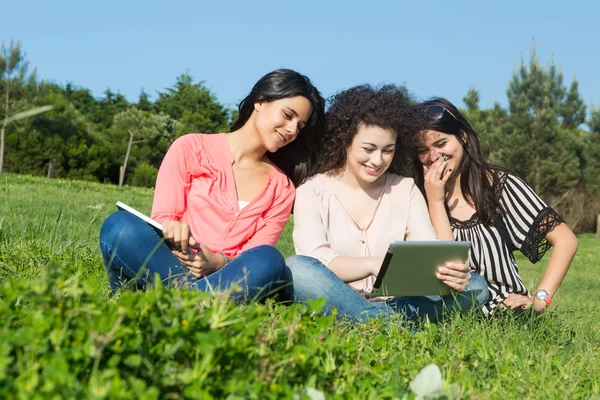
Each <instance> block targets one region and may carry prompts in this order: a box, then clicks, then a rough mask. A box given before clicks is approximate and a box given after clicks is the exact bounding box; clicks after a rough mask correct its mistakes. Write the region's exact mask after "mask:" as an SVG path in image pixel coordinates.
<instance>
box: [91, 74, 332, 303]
mask: <svg viewBox="0 0 600 400" xmlns="http://www.w3.org/2000/svg"><path fill="white" fill-rule="evenodd" d="M323 116H324V101H323V98H322V97H321V95H320V93H319V92H318V90H317V89H316V88H315V87H314V86H313V85H312V83H311V82H310V80H309V79H308V78H307V77H306V76H304V75H301V74H299V73H297V72H295V71H292V70H286V69H281V70H277V71H273V72H271V73H269V74H267V75H265V76H264V77H262V78H261V79H260V80H259V81H258V82H257V83H256V85H255V86H254V88H253V89H252V91H251V92H250V94H249V95H248V96H247V97H246V98H245V99H244V100H243V101H242V102H241V103H240V107H239V117H238V120H237V121H236V122H234V123H233V125H232V129H231V130H232V132H231V133H229V134H225V133H220V134H189V135H185V136H182V137H180V138H179V139H177V140H176V141H175V142H174V143H173V144H172V145H171V148H170V149H169V151H168V152H167V154H166V156H165V158H164V160H163V162H162V164H161V167H160V170H159V172H158V177H157V180H156V187H155V196H154V202H153V205H152V218H153V219H154V220H156V221H158V222H160V223H161V224H162V228H163V234H164V237H165V239H166V240H168V241H170V242H171V244H172V245H174V247H175V248H177V249H178V250H170V249H169V247H168V246H167V244H166V243H163V242H161V241H162V239H161V238H160V237H159V236H158V235H157V234H156V232H154V230H153V229H152V228H150V227H149V226H148V225H147V224H145V223H144V222H142V221H141V220H139V219H138V218H136V217H134V216H133V215H131V214H129V213H127V212H125V211H120V212H116V213H114V214H112V215H111V216H109V217H108V218H107V220H106V221H105V222H104V224H103V226H102V229H101V232H100V248H101V251H102V256H103V258H104V263H105V266H106V270H107V273H108V277H109V282H110V286H111V289H112V291H113V293H114V292H115V291H116V290H117V289H118V288H119V287H120V286H121V285H122V284H123V283H124V282H127V283H132V284H133V285H135V286H136V287H138V288H142V289H143V288H145V287H146V286H147V285H149V284H152V283H153V279H154V276H155V274H158V276H159V277H160V279H161V280H162V281H163V282H166V283H168V284H173V283H176V284H177V285H186V286H188V287H189V288H193V289H198V290H226V289H228V288H229V287H230V286H231V285H232V284H236V285H237V286H240V287H241V288H242V291H241V292H236V293H233V294H232V296H234V297H235V298H237V299H253V298H256V297H260V296H262V295H265V294H268V293H270V292H272V291H273V290H274V289H277V288H278V287H281V286H286V282H288V281H289V272H287V269H286V267H285V262H284V259H283V257H282V255H281V254H280V253H279V251H278V250H277V249H276V248H275V247H273V246H274V245H275V243H276V242H277V240H278V238H279V235H280V234H281V231H282V230H283V227H284V225H285V223H286V221H287V219H288V217H289V215H290V211H291V208H292V205H293V203H294V197H295V185H298V184H299V183H301V182H302V181H303V180H304V179H305V177H306V174H307V171H308V170H309V169H310V168H311V167H310V164H311V162H312V159H313V156H312V152H313V151H314V147H315V146H314V144H313V143H314V142H315V136H316V135H317V134H318V132H319V130H320V127H321V126H322V123H323ZM172 247H173V246H172ZM287 286H289V285H287Z"/></svg>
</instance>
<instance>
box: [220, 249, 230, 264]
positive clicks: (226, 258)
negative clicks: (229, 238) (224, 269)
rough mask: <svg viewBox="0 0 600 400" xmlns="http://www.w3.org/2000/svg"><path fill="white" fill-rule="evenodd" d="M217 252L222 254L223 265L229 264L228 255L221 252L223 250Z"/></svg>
mask: <svg viewBox="0 0 600 400" xmlns="http://www.w3.org/2000/svg"><path fill="white" fill-rule="evenodd" d="M219 254H220V255H222V256H223V259H224V260H225V264H224V265H223V266H225V265H227V264H229V262H230V261H231V260H230V259H229V257H227V255H226V254H225V253H223V252H221V253H219Z"/></svg>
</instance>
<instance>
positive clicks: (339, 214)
mask: <svg viewBox="0 0 600 400" xmlns="http://www.w3.org/2000/svg"><path fill="white" fill-rule="evenodd" d="M421 119H422V118H421V117H420V115H419V114H418V113H416V112H415V111H413V109H412V107H411V104H410V101H409V98H408V97H407V96H406V94H405V92H404V90H403V89H401V88H397V87H395V86H391V85H390V86H384V87H383V88H381V89H379V90H377V89H373V88H371V87H369V86H358V87H354V88H352V89H349V90H346V91H344V92H341V93H339V94H338V95H336V96H335V97H334V98H333V100H332V102H331V106H330V108H329V110H328V112H327V129H326V132H325V133H324V135H323V140H322V143H321V146H320V152H321V153H320V156H319V166H318V172H319V173H318V174H316V175H315V176H313V177H311V178H310V179H309V180H307V182H306V183H304V184H303V185H302V186H300V187H299V188H298V190H297V192H296V204H295V206H294V245H295V247H296V254H297V255H296V256H293V257H290V258H288V259H287V264H288V266H289V268H290V269H291V271H292V275H293V291H294V299H295V300H296V301H300V302H305V301H306V300H308V299H315V298H319V297H322V298H325V300H326V304H325V308H324V312H326V313H330V312H333V310H337V316H339V317H341V316H343V317H347V318H349V319H351V320H355V321H364V320H366V319H367V318H370V317H373V316H378V315H384V316H386V315H389V314H393V313H400V314H401V315H403V316H404V317H405V318H406V319H408V320H412V321H416V320H419V319H422V318H424V317H426V316H427V317H429V318H430V319H432V320H437V319H439V318H440V317H441V315H442V312H443V310H444V309H448V308H455V309H462V310H467V309H470V308H473V307H474V308H479V306H480V305H481V304H483V303H484V302H485V301H487V298H488V290H487V286H486V284H485V281H484V280H483V279H482V278H481V276H479V275H477V274H472V273H470V271H469V268H468V266H467V265H465V264H455V263H446V265H443V266H441V267H440V268H438V271H437V278H438V279H439V280H441V281H442V282H444V283H445V284H447V285H448V286H450V287H451V288H452V289H454V290H455V291H456V292H457V293H456V294H455V295H453V294H451V295H448V296H444V297H440V296H428V297H424V296H411V297H394V298H388V299H384V298H373V297H372V296H371V290H372V289H373V284H374V281H375V277H376V276H377V274H378V272H379V268H380V267H381V264H382V262H383V258H384V256H385V254H386V251H387V248H388V246H389V244H390V242H392V241H395V240H436V236H435V232H434V230H433V227H432V226H431V222H430V220H429V216H428V213H427V205H426V204H425V199H424V198H423V195H422V194H421V192H420V191H419V189H418V188H417V187H416V186H415V184H414V181H413V180H412V179H411V178H407V177H404V176H401V175H399V173H400V169H401V166H402V164H403V162H405V161H408V160H410V159H409V158H408V156H407V155H406V153H405V149H406V148H407V145H408V143H410V140H411V138H412V137H413V136H415V135H416V134H417V133H418V132H419V131H420V124H421V122H420V120H421Z"/></svg>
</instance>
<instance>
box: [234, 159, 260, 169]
mask: <svg viewBox="0 0 600 400" xmlns="http://www.w3.org/2000/svg"><path fill="white" fill-rule="evenodd" d="M263 162H264V161H259V162H258V164H256V165H255V166H254V167H252V168H242V167H240V166H239V165H238V163H237V162H235V161H234V164H233V167H234V168H235V169H239V170H242V171H252V170H253V169H256V168H258V167H259V166H260V165H262V164H263Z"/></svg>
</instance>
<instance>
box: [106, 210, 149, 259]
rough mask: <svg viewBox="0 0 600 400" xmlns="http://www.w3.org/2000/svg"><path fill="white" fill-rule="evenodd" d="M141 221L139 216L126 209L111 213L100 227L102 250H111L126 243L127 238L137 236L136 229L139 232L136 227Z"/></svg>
mask: <svg viewBox="0 0 600 400" xmlns="http://www.w3.org/2000/svg"><path fill="white" fill-rule="evenodd" d="M139 221H141V220H140V219H139V218H137V217H136V216H134V215H132V214H130V213H128V212H125V211H117V212H114V213H112V214H111V215H109V216H108V218H106V220H104V223H103V224H102V227H101V228H100V248H101V250H102V251H103V252H106V251H110V250H111V249H114V248H115V247H117V246H119V245H123V244H125V243H126V242H127V238H129V237H135V234H136V231H138V232H139V230H138V229H136V225H137V224H138V223H139ZM142 223H144V222H142Z"/></svg>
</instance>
